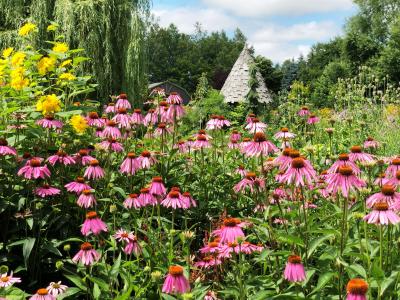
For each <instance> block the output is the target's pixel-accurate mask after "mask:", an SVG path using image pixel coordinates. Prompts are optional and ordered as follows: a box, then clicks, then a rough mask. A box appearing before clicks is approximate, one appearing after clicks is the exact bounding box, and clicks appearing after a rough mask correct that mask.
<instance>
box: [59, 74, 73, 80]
mask: <svg viewBox="0 0 400 300" xmlns="http://www.w3.org/2000/svg"><path fill="white" fill-rule="evenodd" d="M58 79H60V80H68V81H71V80H75V79H76V77H75V75H73V74H71V73H62V74H61V75H60V76H59V77H58Z"/></svg>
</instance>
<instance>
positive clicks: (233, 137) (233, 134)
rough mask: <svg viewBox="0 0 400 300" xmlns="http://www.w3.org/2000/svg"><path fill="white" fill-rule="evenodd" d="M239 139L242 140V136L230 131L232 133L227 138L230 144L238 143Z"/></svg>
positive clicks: (235, 131) (237, 132)
mask: <svg viewBox="0 0 400 300" xmlns="http://www.w3.org/2000/svg"><path fill="white" fill-rule="evenodd" d="M241 138H242V135H241V134H240V132H239V131H237V130H232V133H231V135H230V137H229V139H230V140H231V142H233V141H236V142H239V141H240V139H241Z"/></svg>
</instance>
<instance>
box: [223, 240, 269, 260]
mask: <svg viewBox="0 0 400 300" xmlns="http://www.w3.org/2000/svg"><path fill="white" fill-rule="evenodd" d="M261 249H262V247H261ZM256 251H257V252H260V247H258V246H256V245H253V244H251V243H249V242H243V243H242V244H238V243H237V242H233V243H228V244H226V245H223V246H221V247H220V253H219V255H218V257H220V258H231V257H232V253H236V254H239V253H245V254H251V253H253V252H256Z"/></svg>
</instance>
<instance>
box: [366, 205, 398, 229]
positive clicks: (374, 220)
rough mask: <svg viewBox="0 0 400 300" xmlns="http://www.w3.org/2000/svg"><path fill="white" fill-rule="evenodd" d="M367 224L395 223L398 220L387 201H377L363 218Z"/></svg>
mask: <svg viewBox="0 0 400 300" xmlns="http://www.w3.org/2000/svg"><path fill="white" fill-rule="evenodd" d="M363 220H364V221H367V222H368V224H375V225H379V224H380V225H389V224H392V225H396V224H397V223H399V222H400V218H399V216H398V215H397V214H396V213H395V212H394V211H393V210H391V209H389V204H388V203H387V202H377V203H375V204H374V205H373V207H372V211H371V212H370V213H369V214H368V215H366V216H365V217H364V218H363Z"/></svg>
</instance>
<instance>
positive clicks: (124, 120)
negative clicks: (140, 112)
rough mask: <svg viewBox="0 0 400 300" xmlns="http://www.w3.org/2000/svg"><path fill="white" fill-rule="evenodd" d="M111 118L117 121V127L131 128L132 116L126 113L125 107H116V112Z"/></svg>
mask: <svg viewBox="0 0 400 300" xmlns="http://www.w3.org/2000/svg"><path fill="white" fill-rule="evenodd" d="M111 120H112V121H114V122H116V123H117V126H118V128H127V129H129V128H131V120H132V117H131V116H130V115H128V113H127V111H126V108H118V110H117V114H116V115H115V116H114V117H113V118H112V119H111Z"/></svg>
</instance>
